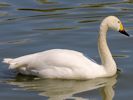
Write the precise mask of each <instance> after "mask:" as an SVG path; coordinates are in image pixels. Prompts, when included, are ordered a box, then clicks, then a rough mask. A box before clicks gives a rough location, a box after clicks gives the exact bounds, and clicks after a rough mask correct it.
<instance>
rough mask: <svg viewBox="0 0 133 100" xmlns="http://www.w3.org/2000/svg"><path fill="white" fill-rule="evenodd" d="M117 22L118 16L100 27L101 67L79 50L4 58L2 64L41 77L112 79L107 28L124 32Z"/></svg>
mask: <svg viewBox="0 0 133 100" xmlns="http://www.w3.org/2000/svg"><path fill="white" fill-rule="evenodd" d="M118 21H119V19H118V18H116V17H115V16H109V17H107V18H105V19H104V20H103V22H102V24H101V26H100V32H99V33H100V34H99V39H98V46H99V53H100V56H101V60H102V65H98V64H97V63H95V62H93V61H92V60H90V59H88V58H87V57H85V56H84V55H83V54H82V53H80V52H78V51H73V50H66V49H52V50H47V51H43V52H39V53H35V54H29V55H25V56H22V57H18V58H14V59H11V58H5V59H4V60H3V62H4V63H7V64H9V65H10V66H9V69H16V70H17V71H18V72H20V73H22V74H26V75H36V76H39V77H41V78H60V79H92V78H97V77H108V76H112V75H114V74H115V73H116V69H117V68H116V64H115V61H114V60H113V58H112V55H111V53H110V50H109V49H108V46H107V43H106V31H107V30H108V27H111V28H114V29H115V30H124V28H123V27H121V25H122V24H121V23H117V22H118Z"/></svg>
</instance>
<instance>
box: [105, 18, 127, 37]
mask: <svg viewBox="0 0 133 100" xmlns="http://www.w3.org/2000/svg"><path fill="white" fill-rule="evenodd" d="M105 21H106V22H107V25H108V27H109V28H112V29H113V30H116V31H119V32H120V33H122V34H124V35H126V36H129V34H128V33H127V32H126V31H125V29H124V27H123V24H122V22H121V21H120V20H119V19H118V18H117V17H115V16H108V17H106V18H105Z"/></svg>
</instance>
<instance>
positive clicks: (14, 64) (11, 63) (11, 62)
mask: <svg viewBox="0 0 133 100" xmlns="http://www.w3.org/2000/svg"><path fill="white" fill-rule="evenodd" d="M2 62H3V63H6V64H9V69H16V68H18V67H23V66H25V65H26V64H24V63H20V61H17V60H15V59H13V58H4V59H3V61H2Z"/></svg>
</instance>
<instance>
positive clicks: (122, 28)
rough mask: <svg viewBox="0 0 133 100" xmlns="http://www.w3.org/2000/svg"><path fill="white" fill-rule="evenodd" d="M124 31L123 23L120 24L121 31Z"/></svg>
mask: <svg viewBox="0 0 133 100" xmlns="http://www.w3.org/2000/svg"><path fill="white" fill-rule="evenodd" d="M122 30H124V27H123V25H122V23H121V24H120V31H122Z"/></svg>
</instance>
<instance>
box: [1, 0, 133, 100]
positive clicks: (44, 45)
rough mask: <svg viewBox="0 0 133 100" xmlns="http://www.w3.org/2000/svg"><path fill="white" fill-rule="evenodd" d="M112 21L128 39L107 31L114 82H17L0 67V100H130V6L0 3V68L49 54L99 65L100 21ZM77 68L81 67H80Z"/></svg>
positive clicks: (124, 0) (64, 0)
mask: <svg viewBox="0 0 133 100" xmlns="http://www.w3.org/2000/svg"><path fill="white" fill-rule="evenodd" d="M108 15H116V16H118V17H119V18H120V19H121V20H122V22H123V23H124V26H125V27H126V30H127V31H128V33H129V34H130V35H131V37H129V38H128V37H126V36H124V35H121V34H119V33H118V32H114V31H109V34H108V44H109V46H110V48H111V51H112V54H113V56H114V58H115V60H116V63H117V65H118V67H119V69H120V70H121V72H120V73H119V75H118V76H114V77H112V78H101V79H95V80H88V81H74V80H69V81H68V80H49V79H46V80H42V79H38V78H32V77H26V76H17V77H16V74H15V73H14V72H12V71H9V70H8V66H7V65H5V64H3V63H0V100H29V99H31V100H48V99H49V100H65V99H66V100H132V99H133V37H132V34H133V1H132V0H0V62H1V61H2V59H3V58H4V57H18V56H22V55H26V54H30V53H35V52H39V51H43V50H47V49H52V48H65V49H73V50H77V51H80V52H83V53H84V54H85V55H86V56H87V57H91V58H93V59H94V60H96V61H97V62H98V63H100V58H99V55H98V51H97V36H98V30H99V24H100V22H101V20H102V19H103V18H104V17H106V16H108ZM81 66H82V65H81Z"/></svg>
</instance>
